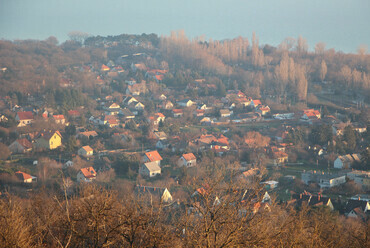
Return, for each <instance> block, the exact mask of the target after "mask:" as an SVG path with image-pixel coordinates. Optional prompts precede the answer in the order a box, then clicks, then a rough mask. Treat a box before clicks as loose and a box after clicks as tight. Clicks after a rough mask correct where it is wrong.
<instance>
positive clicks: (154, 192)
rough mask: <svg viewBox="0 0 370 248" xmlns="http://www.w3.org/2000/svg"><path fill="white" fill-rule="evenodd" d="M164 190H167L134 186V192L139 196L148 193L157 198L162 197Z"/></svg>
mask: <svg viewBox="0 0 370 248" xmlns="http://www.w3.org/2000/svg"><path fill="white" fill-rule="evenodd" d="M166 190H167V191H168V189H167V188H160V187H153V186H142V185H136V192H137V193H139V194H143V193H149V194H151V195H158V196H160V197H162V195H163V194H164V192H165V191H166ZM168 192H169V191H168Z"/></svg>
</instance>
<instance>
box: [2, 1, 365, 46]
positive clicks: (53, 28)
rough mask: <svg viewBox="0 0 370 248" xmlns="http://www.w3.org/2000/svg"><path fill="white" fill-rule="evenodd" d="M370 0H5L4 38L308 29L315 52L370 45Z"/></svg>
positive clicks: (274, 39)
mask: <svg viewBox="0 0 370 248" xmlns="http://www.w3.org/2000/svg"><path fill="white" fill-rule="evenodd" d="M369 13H370V0H309V1H308V0H307V1H306V0H258V1H257V0H104V1H103V0H0V38H2V39H46V38H47V37H49V36H56V37H57V38H58V40H59V41H60V42H63V41H64V40H66V39H68V36H67V33H68V32H70V31H74V30H79V31H84V32H87V33H90V34H93V35H103V36H106V35H117V34H122V33H130V34H141V33H156V34H158V35H161V34H163V35H169V34H170V31H171V30H179V29H184V30H185V32H186V34H187V35H188V36H190V37H196V36H201V35H205V37H206V38H207V39H208V38H213V39H225V38H234V37H237V36H239V35H241V36H243V37H248V38H250V37H251V36H252V32H253V31H255V32H256V34H257V36H259V40H260V44H271V45H278V44H279V43H281V41H282V40H284V38H286V37H298V36H299V35H302V36H303V37H305V38H306V39H307V41H308V44H309V46H310V49H311V50H312V49H313V47H314V45H315V44H316V43H317V42H320V41H322V42H325V43H326V44H327V48H335V49H336V50H341V51H344V52H356V49H357V47H358V46H359V45H360V44H366V45H367V46H368V47H369V49H370V28H369V24H370V14H369Z"/></svg>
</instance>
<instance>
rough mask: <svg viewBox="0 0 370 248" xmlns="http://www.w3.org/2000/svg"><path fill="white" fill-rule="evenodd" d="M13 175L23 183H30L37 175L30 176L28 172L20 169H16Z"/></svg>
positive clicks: (34, 180) (35, 180)
mask: <svg viewBox="0 0 370 248" xmlns="http://www.w3.org/2000/svg"><path fill="white" fill-rule="evenodd" d="M15 176H16V177H17V178H18V179H19V180H20V181H22V182H23V183H32V182H37V177H34V176H31V175H30V174H27V173H25V172H22V171H17V172H16V173H15Z"/></svg>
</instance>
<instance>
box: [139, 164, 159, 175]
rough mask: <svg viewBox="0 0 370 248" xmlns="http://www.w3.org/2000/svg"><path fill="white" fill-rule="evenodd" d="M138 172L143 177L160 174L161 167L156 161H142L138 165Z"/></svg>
mask: <svg viewBox="0 0 370 248" xmlns="http://www.w3.org/2000/svg"><path fill="white" fill-rule="evenodd" d="M139 174H140V175H142V176H143V177H155V176H157V175H160V174H161V167H159V166H158V165H157V163H156V162H147V163H143V164H142V165H141V166H140V169H139Z"/></svg>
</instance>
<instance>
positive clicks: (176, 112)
mask: <svg viewBox="0 0 370 248" xmlns="http://www.w3.org/2000/svg"><path fill="white" fill-rule="evenodd" d="M172 112H173V113H175V114H182V113H183V110H182V109H172Z"/></svg>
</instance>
